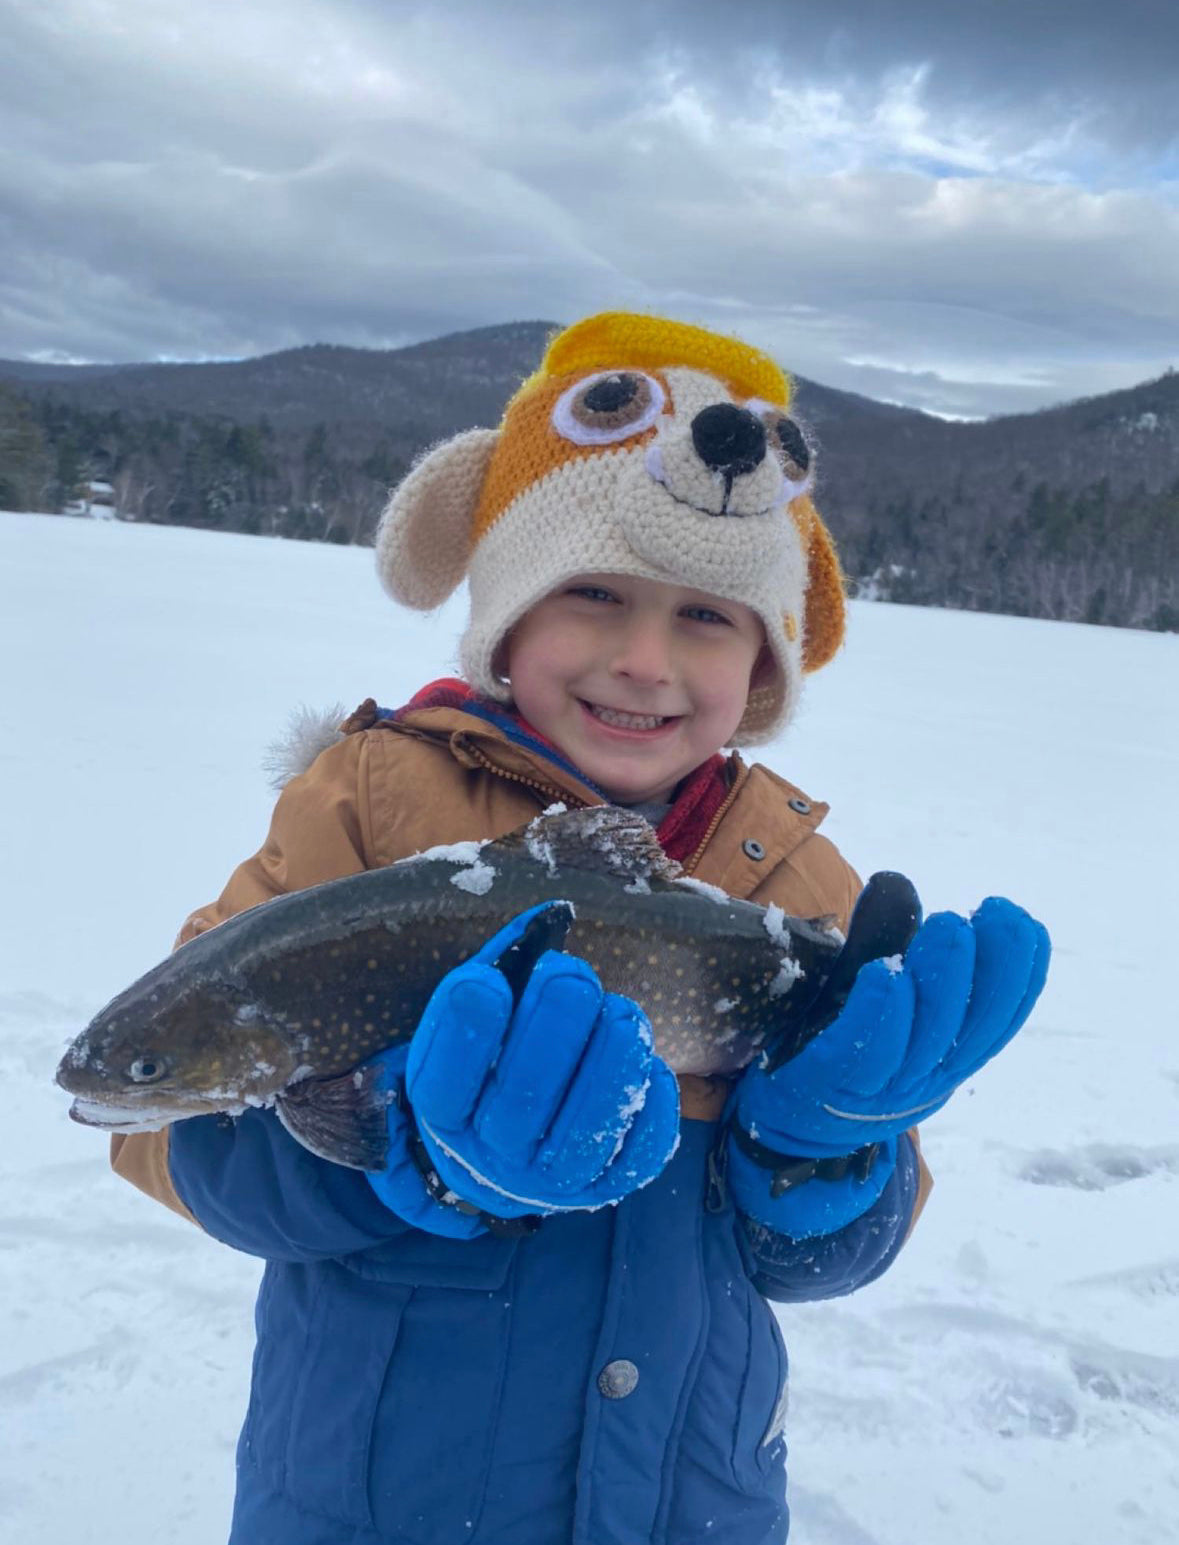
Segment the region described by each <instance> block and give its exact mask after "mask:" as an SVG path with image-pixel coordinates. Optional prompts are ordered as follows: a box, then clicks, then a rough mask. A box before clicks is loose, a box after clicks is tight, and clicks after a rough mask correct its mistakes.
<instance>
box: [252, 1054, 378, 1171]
mask: <svg viewBox="0 0 1179 1545" xmlns="http://www.w3.org/2000/svg"><path fill="white" fill-rule="evenodd" d="M381 1071H382V1070H381V1068H380V1067H379V1066H378V1065H376V1064H368V1065H362V1066H360V1067H357V1068H353V1069H352V1070H351V1072H348V1073H341V1074H340V1075H339V1076H338V1077H337V1078H308V1079H304V1080H303V1081H302V1082H300V1083H297V1084H291V1085H290V1086H289V1087H288V1088H286V1089H284V1090H283V1091H282V1092H281V1093H280V1094H279V1095H278V1096H277V1097H276V1098H275V1102H274V1108H275V1111H276V1112H277V1114H278V1119H279V1120H280V1121H281V1122H282V1124H283V1126H284V1127H286V1129H287V1131H288V1132H289V1133H290V1134H291V1136H292V1137H293V1138H295V1139H296V1141H298V1142H300V1143H302V1144H303V1146H304V1148H309V1149H310V1150H311V1152H312V1153H314V1154H318V1156H319V1157H320V1158H321V1159H330V1160H331V1161H332V1163H333V1164H345V1165H347V1166H348V1167H349V1168H350V1169H369V1170H378V1169H381V1168H382V1167H383V1166H384V1163H385V1159H386V1156H387V1154H388V1149H389V1123H388V1110H389V1105H390V1103H391V1102H392V1100H393V1093H392V1091H391V1090H389V1089H387V1088H384V1087H383V1086H382V1083H381Z"/></svg>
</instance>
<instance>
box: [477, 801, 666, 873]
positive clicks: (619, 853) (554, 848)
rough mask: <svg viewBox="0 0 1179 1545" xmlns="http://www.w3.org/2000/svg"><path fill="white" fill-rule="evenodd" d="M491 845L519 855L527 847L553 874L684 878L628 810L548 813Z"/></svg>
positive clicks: (602, 807)
mask: <svg viewBox="0 0 1179 1545" xmlns="http://www.w3.org/2000/svg"><path fill="white" fill-rule="evenodd" d="M490 846H491V847H500V846H503V847H505V848H511V849H513V850H515V851H518V850H519V849H521V848H523V849H524V850H525V851H526V852H527V853H528V854H529V856H530V857H531V858H533V859H534V860H535V861H536V862H537V863H538V864H543V865H544V866H545V868H546V869H547V870H548V871H549V873H550V874H560V873H561V872H562V870H565V869H593V870H596V871H597V872H598V873H599V874H612V875H617V876H618V877H619V878H620V879H625V880H632V881H638V880H643V881H646V880H665V881H668V882H670V881H672V880H675V879H677V878H678V877H679V876H680V875H681V874H682V873H683V870H682V869H681V868H680V866H679V864H677V863H676V861H675V859H674V858H668V856H667V854H666V853H665V852H664V851H663V849H662V848H661V847H660V846H659V838H658V837H657V836H656V835H655V828H654V827H653V826H652V825H651V823H650V822H649V821H645V820H644V819H643V817H642V816H641V815H639V814H638V812H637V811H635V810H628V809H626V808H625V806H623V805H591V806H590V807H589V809H586V810H562V809H560V808H559V807H558V808H553V809H549V810H546V811H545V812H544V814H543V815H538V816H537V817H536V819H535V820H533V821H529V823H528V825H527V826H522V827H520V829H519V830H518V831H514V832H509V834H508V835H507V836H506V837H501V838H500V839H499V841H498V842H495V843H492V844H490Z"/></svg>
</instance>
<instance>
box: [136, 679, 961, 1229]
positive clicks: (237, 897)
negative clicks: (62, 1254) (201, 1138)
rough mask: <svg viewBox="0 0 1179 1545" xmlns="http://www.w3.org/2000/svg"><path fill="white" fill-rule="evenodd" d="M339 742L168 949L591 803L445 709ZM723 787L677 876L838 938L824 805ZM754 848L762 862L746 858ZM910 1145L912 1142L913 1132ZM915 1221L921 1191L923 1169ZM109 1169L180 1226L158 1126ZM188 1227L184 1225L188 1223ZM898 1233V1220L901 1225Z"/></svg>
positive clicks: (846, 873) (843, 901)
mask: <svg viewBox="0 0 1179 1545" xmlns="http://www.w3.org/2000/svg"><path fill="white" fill-rule="evenodd" d="M344 730H345V735H344V738H343V739H342V740H341V741H339V742H338V743H337V744H336V745H334V746H332V747H330V748H329V749H328V750H327V751H324V752H323V753H322V754H321V755H320V756H319V757H317V758H316V760H315V761H314V763H313V764H312V765H311V767H310V768H309V769H308V770H307V771H306V772H305V773H302V774H301V775H299V776H297V777H295V778H293V779H292V780H291V782H290V783H288V784H287V786H286V787H285V789H284V790H283V792H282V794H281V796H280V798H279V800H278V804H277V805H276V807H275V810H274V815H273V818H272V820H271V825H270V832H269V835H268V836H267V838H266V841H265V843H264V844H263V846H262V847H261V848H260V849H259V851H258V852H257V853H255V854H254V856H253V857H252V858H248V859H247V860H246V861H245V863H243V864H240V865H239V866H238V867H237V869H235V870H234V872H233V874H232V875H231V876H230V877H229V882H228V884H227V885H226V887H225V889H224V890H223V891H222V893H221V895H220V896H219V897H218V899H217V900H216V901H215V902H214V903H212V905H210V906H206V907H201V908H199V909H198V910H197V911H196V912H194V913H192V915H191V916H190V917H189V918H188V919H187V921H186V922H185V924H184V926H183V928H182V929H181V931H180V935H179V938H178V939H177V944H178V945H179V944H183V943H185V942H187V941H188V940H189V939H192V938H195V937H196V935H197V934H200V933H205V932H206V931H207V930H208V929H210V928H213V927H215V926H216V925H217V924H218V923H221V922H224V921H225V919H226V918H228V917H233V916H234V914H235V913H238V912H244V911H245V910H246V908H247V907H253V906H257V905H259V904H260V903H261V902H264V901H270V900H271V899H273V898H274V897H275V896H281V895H284V894H285V893H287V892H289V891H296V890H302V889H304V888H305V887H307V886H309V885H318V884H320V883H321V882H322V881H324V880H333V879H338V878H341V877H342V876H344V875H349V874H359V873H360V872H361V871H362V870H365V869H376V868H379V867H381V866H382V865H385V864H392V863H394V862H396V861H397V860H398V859H401V858H406V857H408V856H409V855H410V854H412V853H419V852H421V851H422V850H423V849H426V848H430V847H434V846H436V845H438V844H439V843H443V842H464V841H470V840H474V841H478V840H480V839H483V838H489V837H498V836H502V835H503V834H504V833H505V832H509V831H512V830H513V829H514V828H515V827H518V826H520V825H522V824H523V823H524V822H525V821H528V820H531V818H532V817H533V816H534V815H536V814H537V813H538V812H539V811H540V810H543V809H545V808H546V807H547V806H548V805H551V804H554V803H556V802H558V801H559V802H561V803H563V804H565V805H566V806H568V807H569V808H574V807H577V806H582V805H597V804H601V803H602V801H601V798H600V796H599V795H597V794H596V793H595V792H594V791H593V790H592V789H591V788H589V787H588V786H587V785H586V784H584V783H582V782H580V781H579V780H578V779H577V778H575V777H572V776H567V775H566V774H564V773H562V771H561V770H560V768H558V767H556V766H555V765H554V764H553V763H552V762H550V761H549V760H548V759H547V758H545V757H544V756H542V755H539V754H534V753H532V752H530V751H528V750H526V749H525V748H523V747H520V746H517V745H515V744H513V743H512V742H511V741H509V740H508V739H507V738H506V737H505V736H504V735H503V734H502V733H501V732H500V731H499V730H498V729H496V728H495V727H494V726H492V725H490V724H486V723H484V722H482V721H481V720H479V719H476V718H474V717H473V716H471V715H469V714H466V713H464V712H463V711H462V710H461V709H458V708H425V709H419V710H416V711H414V712H413V713H411V714H410V715H408V716H407V717H406V718H404V719H402V720H400V721H398V722H396V723H394V722H393V721H391V720H386V719H377V718H376V714H375V708H374V706H373V704H372V703H371V701H370V702H369V703H366V704H363V705H362V706H361V708H360V709H358V710H357V712H356V713H355V714H353V715H352V717H351V718H350V719H349V720H348V721H347V722H346V724H345V725H344ZM730 768H731V774H732V785H731V788H730V790H729V794H728V797H727V798H726V799H725V801H724V803H723V805H722V806H721V807H720V809H719V810H718V811H717V813H716V815H715V817H714V818H713V820H712V823H711V825H710V827H709V829H708V831H707V833H706V835H705V837H704V840H703V841H702V843H701V844H700V846H699V848H698V849H697V851H696V852H695V853H694V854H693V855H692V856H691V857H690V858H689V859H687V860H686V861H685V864H684V867H685V869H686V870H687V872H688V873H689V874H692V875H695V876H696V878H697V879H700V880H705V881H708V882H709V883H710V884H712V885H718V886H720V887H721V888H722V889H723V890H726V891H728V893H729V894H730V895H732V896H737V897H741V898H744V899H747V900H750V901H756V902H758V903H759V904H760V905H762V906H766V905H768V904H769V903H770V902H775V903H777V905H778V906H780V907H781V908H782V909H783V910H784V911H785V912H787V913H789V914H792V915H794V916H796V917H817V916H826V915H832V916H834V917H835V918H836V920H837V921H838V922H839V925H840V926H841V927H842V928H844V929H845V930H846V927H847V920H848V917H849V916H850V914H851V909H852V906H853V904H854V902H855V899H856V896H857V895H858V894H859V890H860V880H859V878H858V876H857V875H856V873H855V871H854V870H853V869H852V868H851V866H850V865H849V864H848V863H847V861H846V860H845V859H844V858H843V857H842V855H841V854H840V852H839V850H838V849H837V848H836V847H835V846H834V844H833V843H831V842H829V841H828V840H827V838H825V837H822V836H820V835H819V832H818V827H819V824H820V823H821V821H822V820H823V817H824V816H825V815H826V814H827V810H828V806H826V805H824V804H821V803H819V802H817V801H815V800H812V799H810V798H809V797H808V796H807V795H805V794H804V793H803V792H802V791H801V789H797V788H795V787H794V786H793V784H790V783H787V782H786V781H785V779H783V778H780V777H778V775H777V774H776V773H772V772H770V770H769V769H768V768H766V767H762V766H753V767H747V766H746V765H745V764H744V763H743V762H742V761H741V759H740V758H739V757H737V756H734V757H733V758H732V760H731V764H730ZM759 852H762V853H764V857H761V858H756V857H753V856H751V855H752V854H756V853H759ZM728 1087H729V1086H728V1083H727V1081H726V1080H724V1079H720V1078H716V1079H708V1078H697V1077H693V1076H691V1075H685V1076H682V1077H681V1078H680V1099H681V1109H682V1114H683V1117H684V1119H686V1120H699V1121H715V1120H717V1119H718V1118H719V1116H720V1113H721V1110H722V1108H723V1106H724V1103H725V1099H726V1096H727V1093H728ZM912 1135H913V1136H914V1139H916V1134H915V1133H914V1134H912ZM918 1158H919V1163H920V1165H921V1184H920V1190H919V1193H918V1198H917V1206H916V1208H915V1210H914V1214H913V1217H914V1221H916V1217H917V1215H918V1213H919V1212H920V1211H921V1208H922V1207H923V1205H924V1202H925V1198H926V1196H927V1194H928V1191H929V1188H930V1186H931V1184H932V1181H931V1178H930V1176H929V1172H928V1170H927V1169H926V1168H925V1165H924V1162H923V1161H921V1160H920V1150H918ZM111 1163H112V1165H113V1167H114V1169H115V1171H116V1173H117V1174H119V1175H121V1176H123V1178H124V1179H126V1180H129V1181H130V1182H131V1183H132V1184H133V1185H136V1186H138V1187H139V1188H140V1189H141V1190H143V1191H146V1192H147V1193H148V1195H149V1196H153V1197H155V1198H156V1200H157V1201H160V1202H163V1203H164V1205H165V1206H168V1207H171V1208H172V1209H173V1211H175V1212H178V1213H180V1214H181V1215H182V1216H184V1217H186V1218H190V1219H191V1217H192V1215H191V1213H189V1211H188V1209H187V1208H186V1207H185V1205H184V1203H183V1202H182V1201H181V1200H180V1198H179V1196H178V1195H177V1194H176V1191H175V1188H174V1187H173V1185H172V1181H171V1177H170V1175H169V1171H168V1129H167V1128H164V1129H163V1130H162V1131H159V1132H145V1133H135V1134H131V1135H123V1136H118V1135H116V1136H115V1137H113V1138H112V1140H111ZM193 1221H195V1220H193ZM910 1226H911V1225H910Z"/></svg>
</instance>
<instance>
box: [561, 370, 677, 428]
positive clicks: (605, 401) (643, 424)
mask: <svg viewBox="0 0 1179 1545" xmlns="http://www.w3.org/2000/svg"><path fill="white" fill-rule="evenodd" d="M664 401H665V398H664V392H663V388H662V387H661V386H660V384H659V382H658V381H656V380H655V379H654V377H653V376H647V375H642V374H640V372H639V371H637V370H603V371H601V372H600V373H599V374H598V375H593V376H588V377H587V378H586V379H585V380H584V381H578V382H577V384H576V385H575V386H571V387H570V388H569V389H568V391H565V392H562V394H561V396H560V397H559V398H558V399H557V404H556V407H554V409H553V428H554V429H555V430H556V431H557V433H558V434H559V435H562V436H563V437H564V438H565V439H566V440H572V441H573V443H574V445H611V444H613V443H614V442H615V441H616V440H628V439H630V437H631V436H632V435H637V434H642V432H643V430H644V429H650V427H651V425H652V424H653V423H654V422H655V420H656V419H657V418H658V417H659V415H660V413H661V412H662V411H663V404H664Z"/></svg>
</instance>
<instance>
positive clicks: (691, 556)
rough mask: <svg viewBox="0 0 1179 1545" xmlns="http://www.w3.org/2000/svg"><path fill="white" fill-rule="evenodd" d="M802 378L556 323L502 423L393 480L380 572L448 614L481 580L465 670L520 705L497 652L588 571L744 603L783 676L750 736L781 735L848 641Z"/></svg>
mask: <svg viewBox="0 0 1179 1545" xmlns="http://www.w3.org/2000/svg"><path fill="white" fill-rule="evenodd" d="M790 395H791V389H790V383H789V382H788V380H787V378H786V377H785V376H784V375H783V373H782V371H781V370H780V369H779V368H778V366H777V365H775V364H774V362H773V361H772V360H771V359H769V358H768V357H767V356H766V355H764V354H761V353H759V352H758V351H757V350H756V349H753V348H750V347H749V346H748V345H747V344H744V343H741V342H739V341H738V340H737V339H734V338H727V337H724V336H723V335H721V334H718V333H712V332H707V331H705V330H704V329H703V328H699V327H690V326H687V325H686V324H684V323H681V322H672V321H668V320H666V319H665V318H662V317H652V316H639V315H631V314H628V313H625V312H604V313H602V314H601V315H599V316H592V317H588V318H587V319H586V320H585V321H582V322H578V323H576V324H575V325H574V326H572V327H569V328H566V329H565V330H564V331H563V332H560V333H557V334H556V335H555V336H554V337H553V338H552V339H551V341H550V343H549V346H548V349H547V350H546V352H545V356H544V359H543V360H542V361H541V364H540V367H539V369H538V370H537V371H536V373H535V374H534V375H532V376H530V377H529V379H528V380H527V381H525V382H524V384H523V385H522V386H521V387H520V389H519V391H517V392H516V394H515V396H514V397H513V398H512V400H511V401H510V402H509V403H508V406H507V408H506V410H505V412H504V416H503V420H502V421H501V423H500V426H499V428H498V429H472V430H468V431H467V432H466V433H464V434H460V435H456V436H455V437H454V438H453V439H451V440H446V441H444V442H443V443H442V444H441V445H438V446H436V447H435V448H434V449H433V450H432V451H430V452H429V453H428V454H427V455H426V456H424V457H423V458H422V460H420V461H419V462H418V463H417V465H416V466H415V467H414V468H413V470H412V471H411V472H410V473H409V475H408V476H407V477H406V478H405V480H404V482H402V483H401V485H400V486H399V487H398V488H397V489H395V490H394V492H393V495H392V497H391V499H390V501H389V504H388V506H387V507H386V509H385V512H384V515H383V516H382V519H381V524H380V528H379V530H378V532H377V566H378V570H379V572H380V576H381V581H382V583H383V584H384V586H385V588H386V590H388V592H389V594H390V595H392V596H393V597H394V599H395V600H397V601H400V602H402V603H403V604H404V605H406V606H412V607H415V608H417V609H418V610H421V611H431V610H433V608H434V607H436V606H440V605H441V604H442V602H443V601H445V600H446V598H447V596H449V595H450V594H451V592H452V591H454V590H455V589H456V588H457V587H458V585H459V584H460V583H461V582H462V580H463V579H464V578H466V579H467V580H468V582H469V586H470V598H471V614H470V622H469V624H468V627H467V630H466V632H465V633H464V635H463V639H462V645H461V659H462V668H463V672H464V674H465V676H466V678H467V680H468V681H469V682H470V683H471V685H472V686H474V687H475V688H476V689H477V690H478V691H480V692H482V693H484V694H486V695H487V696H488V697H492V698H498V699H499V700H500V701H505V702H506V701H509V700H510V698H511V688H510V686H509V684H508V683H507V682H506V681H505V680H504V679H503V677H502V676H501V675H500V674H498V673H497V669H496V652H497V650H498V649H499V647H500V645H501V644H502V643H503V641H504V639H505V638H506V637H507V635H508V633H509V631H510V630H511V628H512V627H513V625H514V624H515V623H516V622H518V621H519V619H520V618H521V617H522V616H523V615H524V613H525V612H527V611H528V610H529V608H530V607H532V606H534V605H535V604H536V602H537V601H539V600H541V599H542V598H543V597H544V596H546V595H548V594H549V593H550V592H551V591H553V590H555V589H556V588H557V587H558V586H560V585H562V584H563V583H564V582H565V581H566V580H568V579H570V578H572V577H573V576H574V575H576V574H588V573H602V574H627V575H636V576H638V577H640V578H643V579H651V580H658V581H663V582H667V583H672V584H679V585H685V586H688V587H690V588H691V589H695V590H702V591H706V592H708V593H709V594H711V595H716V596H723V597H726V598H727V599H729V600H734V601H741V602H743V603H744V604H745V605H746V606H748V607H750V608H751V609H752V610H753V611H754V612H756V613H757V615H758V616H759V617H760V618H761V621H762V623H763V625H764V626H765V630H766V638H767V641H768V643H769V645H770V649H771V650H772V652H773V656H774V661H775V664H776V666H777V669H776V670H775V672H774V673H773V676H772V678H771V679H769V680H767V681H766V682H764V683H762V684H759V685H758V686H757V687H756V688H754V689H753V690H752V691H751V692H750V694H749V700H748V702H747V704H746V708H745V714H744V717H743V718H742V720H741V723H740V724H739V726H738V728H737V732H736V734H735V735H734V736H733V743H734V744H735V745H751V744H756V743H758V742H760V741H764V740H768V739H770V738H771V737H772V736H773V735H774V734H776V733H777V731H778V730H780V729H781V728H782V726H783V725H784V724H785V723H786V721H787V720H788V719H789V717H790V716H791V714H792V713H793V711H794V708H795V705H796V704H797V701H798V695H799V690H800V686H801V680H802V675H803V673H804V672H806V671H812V670H816V669H817V668H818V667H819V666H820V665H825V664H826V662H827V661H828V660H829V659H830V658H831V656H832V655H833V654H834V653H835V651H836V649H837V648H838V647H839V644H840V641H841V640H842V638H843V628H844V602H843V583H842V576H841V574H840V570H839V560H838V558H837V557H836V554H835V549H834V547H833V546H832V543H831V538H830V536H829V535H828V532H827V529H826V527H825V526H824V525H823V522H822V520H821V519H820V517H819V514H818V512H817V511H816V509H815V507H814V505H813V504H812V503H811V500H810V497H809V489H810V487H811V484H812V481H813V476H814V452H813V449H812V448H811V446H810V445H809V443H808V442H807V440H806V438H805V436H804V435H803V433H802V431H801V429H800V428H799V426H798V424H797V423H796V422H795V420H794V419H793V418H791V417H790V415H789V413H788V408H789V405H790Z"/></svg>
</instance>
